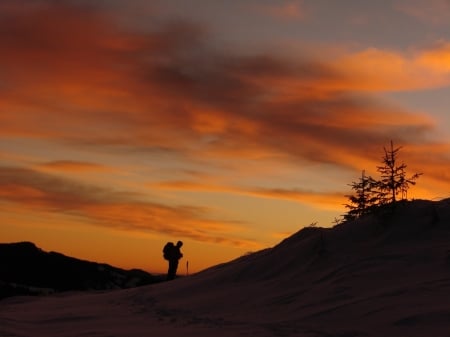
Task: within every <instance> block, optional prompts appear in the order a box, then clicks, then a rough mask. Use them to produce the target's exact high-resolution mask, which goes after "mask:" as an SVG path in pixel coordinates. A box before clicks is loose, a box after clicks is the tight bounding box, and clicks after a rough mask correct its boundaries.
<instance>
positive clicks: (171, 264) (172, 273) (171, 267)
mask: <svg viewBox="0 0 450 337" xmlns="http://www.w3.org/2000/svg"><path fill="white" fill-rule="evenodd" d="M175 273H176V269H175V266H174V261H173V260H169V270H168V271H167V279H168V280H173V279H174V278H175Z"/></svg>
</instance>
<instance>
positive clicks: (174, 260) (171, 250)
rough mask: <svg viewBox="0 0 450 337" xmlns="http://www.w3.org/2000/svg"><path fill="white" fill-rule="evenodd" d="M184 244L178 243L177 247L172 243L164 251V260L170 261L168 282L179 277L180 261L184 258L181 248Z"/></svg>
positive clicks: (167, 244)
mask: <svg viewBox="0 0 450 337" xmlns="http://www.w3.org/2000/svg"><path fill="white" fill-rule="evenodd" d="M181 246H183V242H181V241H178V242H177V244H176V245H174V244H173V243H172V242H168V243H166V245H165V246H164V249H163V253H164V258H165V259H166V260H167V261H169V269H168V271H167V280H173V279H174V278H175V276H176V275H177V269H178V261H179V260H180V259H181V258H182V257H183V254H181V251H180V248H181Z"/></svg>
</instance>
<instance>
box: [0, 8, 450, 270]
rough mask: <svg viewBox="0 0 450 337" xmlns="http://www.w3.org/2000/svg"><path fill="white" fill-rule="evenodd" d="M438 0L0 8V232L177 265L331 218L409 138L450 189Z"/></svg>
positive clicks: (449, 115)
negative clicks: (176, 247)
mask: <svg viewBox="0 0 450 337" xmlns="http://www.w3.org/2000/svg"><path fill="white" fill-rule="evenodd" d="M449 126H450V1H449V0H382V1H360V0H339V1H333V0H303V1H302V0H299V1H281V0H280V1H269V0H267V1H264V0H259V1H258V0H245V1H222V0H152V1H148V0H104V1H102V0H98V1H92V0H72V1H70V0H33V1H29V0H2V1H1V2H0V212H1V213H0V214H1V216H0V242H16V241H32V242H34V243H35V244H36V245H38V246H39V247H40V248H42V249H44V250H46V251H58V252H61V253H64V254H66V255H70V256H74V257H78V258H82V259H88V260H91V261H97V262H105V263H108V264H111V265H114V266H118V267H122V268H126V269H129V268H141V269H144V270H147V271H149V272H164V271H165V269H166V264H165V261H164V260H163V259H162V252H161V250H162V246H163V245H164V244H165V242H166V241H169V240H171V241H177V240H182V241H183V242H184V243H185V245H184V247H183V252H184V254H185V258H184V259H183V260H182V262H181V266H180V273H184V272H185V263H186V261H189V271H191V272H196V271H199V270H201V269H204V268H206V267H208V266H211V265H215V264H219V263H222V262H226V261H228V260H230V259H233V258H236V257H239V256H241V255H243V254H245V253H247V252H250V251H256V250H260V249H263V248H267V247H271V246H273V245H274V244H276V243H278V242H279V241H280V240H282V239H284V238H286V237H287V236H289V235H291V234H293V233H294V232H296V231H298V230H300V229H301V228H302V227H304V226H307V225H309V224H311V223H317V225H318V226H322V227H330V226H333V220H334V219H335V218H337V217H339V216H340V215H342V214H344V213H345V212H346V209H345V207H344V206H343V204H345V203H346V202H347V199H346V197H345V195H346V194H349V193H350V188H349V186H348V184H350V183H351V182H352V181H357V179H358V178H359V176H360V174H361V171H362V170H366V172H367V173H368V174H370V175H372V176H374V177H375V178H376V177H377V172H376V166H377V165H380V162H381V158H382V156H383V147H384V146H388V145H389V142H390V140H393V142H394V145H396V146H402V149H401V151H400V153H399V160H401V161H403V162H405V164H407V174H411V175H412V174H413V173H416V172H421V173H423V175H422V176H421V177H420V179H419V180H418V182H417V186H415V187H413V188H412V189H411V190H410V191H409V195H408V197H409V198H426V199H433V200H438V199H442V198H445V197H449V196H450V170H449V167H450V128H449Z"/></svg>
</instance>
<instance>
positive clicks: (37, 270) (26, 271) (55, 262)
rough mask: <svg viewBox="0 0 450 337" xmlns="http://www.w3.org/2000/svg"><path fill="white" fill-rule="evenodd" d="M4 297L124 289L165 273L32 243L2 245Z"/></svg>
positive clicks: (0, 295)
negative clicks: (122, 266) (84, 257)
mask: <svg viewBox="0 0 450 337" xmlns="http://www.w3.org/2000/svg"><path fill="white" fill-rule="evenodd" d="M0 261H1V265H2V267H1V269H0V299H1V298H5V297H9V296H14V295H39V294H49V293H54V292H62V291H71V290H72V291H84V290H107V289H122V288H131V287H136V286H142V285H147V284H152V283H156V282H159V281H161V280H162V277H161V276H156V275H151V274H149V273H147V272H145V271H143V270H139V269H132V270H124V269H120V268H116V267H113V266H110V265H108V264H103V263H95V262H90V261H84V260H80V259H76V258H73V257H68V256H65V255H63V254H60V253H56V252H45V251H43V250H42V249H40V248H38V247H36V245H35V244H33V243H31V242H18V243H3V244H0Z"/></svg>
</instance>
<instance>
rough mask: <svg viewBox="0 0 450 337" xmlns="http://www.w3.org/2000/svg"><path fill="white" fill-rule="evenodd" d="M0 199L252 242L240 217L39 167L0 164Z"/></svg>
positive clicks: (113, 223)
mask: <svg viewBox="0 0 450 337" xmlns="http://www.w3.org/2000/svg"><path fill="white" fill-rule="evenodd" d="M0 199H1V200H3V201H7V202H12V203H14V204H18V205H20V206H21V207H22V209H24V210H27V211H28V212H33V211H38V212H58V213H65V214H66V215H68V216H75V217H84V218H85V219H86V222H88V223H90V224H92V225H96V226H105V227H109V228H115V229H120V230H127V231H141V232H156V233H165V234H169V235H178V236H182V237H187V238H192V239H195V240H199V241H204V242H215V243H224V244H228V245H236V246H244V245H245V246H252V245H255V244H256V243H255V242H252V241H251V240H247V239H245V238H242V237H240V236H239V234H237V233H239V232H243V231H244V226H243V224H240V223H239V222H231V221H221V220H219V219H216V220H215V219H213V218H212V217H210V214H209V210H208V209H206V208H199V207H193V206H186V205H181V206H167V205H163V204H158V203H152V202H146V201H143V200H142V195H138V194H133V193H130V192H127V191H116V190H114V189H107V188H104V187H98V186H93V185H87V184H85V183H80V182H77V181H74V180H69V179H65V178H61V177H58V176H54V175H51V174H46V173H41V172H38V171H34V170H30V169H23V168H15V167H0Z"/></svg>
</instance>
